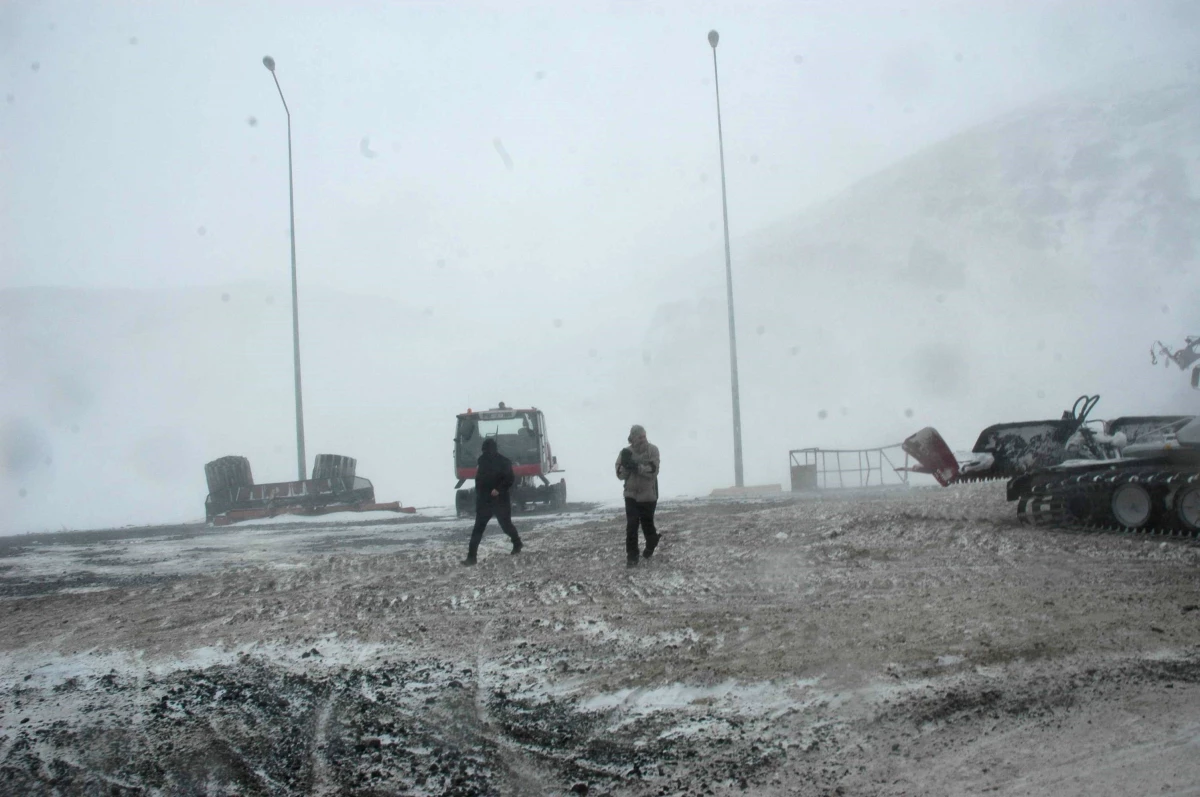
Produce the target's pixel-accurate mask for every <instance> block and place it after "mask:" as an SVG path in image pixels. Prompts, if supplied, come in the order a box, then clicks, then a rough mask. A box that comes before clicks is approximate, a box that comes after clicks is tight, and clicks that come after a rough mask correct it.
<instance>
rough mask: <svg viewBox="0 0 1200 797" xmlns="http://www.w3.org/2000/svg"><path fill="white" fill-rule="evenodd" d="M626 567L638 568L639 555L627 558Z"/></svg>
mask: <svg viewBox="0 0 1200 797" xmlns="http://www.w3.org/2000/svg"><path fill="white" fill-rule="evenodd" d="M625 566H626V567H637V566H638V557H637V554H634V555H633V556H627V557H625Z"/></svg>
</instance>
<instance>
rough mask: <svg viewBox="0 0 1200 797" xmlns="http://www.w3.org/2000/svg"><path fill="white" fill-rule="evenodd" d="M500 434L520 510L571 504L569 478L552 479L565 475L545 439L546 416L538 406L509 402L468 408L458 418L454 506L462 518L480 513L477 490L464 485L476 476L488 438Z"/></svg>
mask: <svg viewBox="0 0 1200 797" xmlns="http://www.w3.org/2000/svg"><path fill="white" fill-rule="evenodd" d="M487 437H494V438H496V445H497V448H499V450H500V453H501V454H503V455H504V456H506V457H508V458H509V459H510V460H512V464H513V475H514V476H516V483H515V484H513V487H512V490H510V491H509V495H510V497H511V498H512V502H513V503H514V504H515V505H516V506H517V507H518V508H519V509H522V510H523V509H526V508H527V507H529V506H531V505H535V504H543V505H546V506H549V507H550V508H552V509H559V508H562V507H563V506H566V503H567V482H566V480H565V479H559V480H558V481H557V482H555V483H553V484H552V483H551V482H550V479H549V478H548V477H549V476H550V474H552V473H561V472H562V469H561V468H559V467H558V457H556V456H554V453H553V452H552V451H551V449H550V441H549V439H548V438H547V437H546V416H545V415H544V414H543V413H542V411H541V410H539V409H538V408H536V407H531V408H529V409H512V408H510V407H506V406H505V405H504V402H500V406H498V407H495V408H493V409H490V410H485V411H481V412H476V411H473V410H467V411H466V412H464V413H461V414H460V415H459V416H458V424H457V426H456V428H455V432H454V475H455V476H456V477H457V479H458V484H456V485H454V488H455V490H456V492H455V495H454V509H455V512H456V513H457V514H458V516H459V517H462V516H463V515H469V514H472V513H473V512H474V511H475V489H474V488H470V489H466V490H464V489H461V488H462V486H463V485H464V484H466V482H467V481H468V480H470V479H474V478H475V471H476V470H477V463H478V460H479V455H480V453H481V452H482V450H483V441H484V438H487Z"/></svg>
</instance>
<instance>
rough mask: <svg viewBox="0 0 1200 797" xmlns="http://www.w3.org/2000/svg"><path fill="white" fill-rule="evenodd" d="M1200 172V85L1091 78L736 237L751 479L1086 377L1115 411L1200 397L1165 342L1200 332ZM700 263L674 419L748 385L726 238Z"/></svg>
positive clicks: (1030, 404)
mask: <svg viewBox="0 0 1200 797" xmlns="http://www.w3.org/2000/svg"><path fill="white" fill-rule="evenodd" d="M731 184H732V185H733V186H736V175H733V176H731ZM1197 184H1200V83H1196V82H1185V83H1172V84H1169V85H1160V86H1157V87H1152V88H1146V87H1145V86H1140V87H1133V88H1131V87H1128V86H1126V87H1122V88H1109V89H1104V90H1091V91H1079V92H1076V93H1072V94H1066V95H1062V96H1057V97H1052V98H1049V99H1047V100H1045V101H1043V102H1039V103H1037V104H1035V105H1032V106H1030V107H1028V108H1025V109H1023V110H1021V111H1019V112H1015V113H1012V114H1010V115H1007V116H1005V117H1002V118H999V119H997V120H995V121H993V122H991V123H989V124H985V125H982V126H980V127H977V128H975V129H972V130H969V131H966V132H964V133H962V134H960V135H957V136H955V137H953V138H951V139H948V140H946V141H944V142H942V143H940V144H938V145H936V146H933V147H931V148H929V149H927V150H925V151H922V152H919V153H917V154H915V155H913V156H912V157H910V158H908V159H906V160H904V161H902V162H900V163H897V164H896V165H895V166H893V167H891V168H889V169H887V170H885V171H883V172H881V173H879V174H877V175H875V176H873V177H871V178H869V179H867V180H864V181H862V182H861V183H859V184H857V185H855V186H854V187H852V188H851V189H850V190H849V191H847V192H845V193H844V194H842V195H839V196H838V197H836V198H834V199H833V200H831V201H829V202H828V203H826V204H824V205H823V206H821V207H818V208H814V209H813V210H811V211H810V212H807V213H804V214H802V215H800V216H797V217H794V218H790V219H787V220H785V221H783V222H781V223H779V224H777V225H775V226H773V227H771V228H770V229H766V230H763V231H760V232H757V233H754V234H751V235H748V236H746V237H745V238H742V239H737V238H735V239H734V242H733V267H734V290H735V299H736V307H737V322H738V335H739V357H740V363H739V365H740V371H741V390H742V415H743V427H744V434H745V438H746V451H747V457H748V464H747V471H748V474H747V478H748V479H749V478H752V476H751V468H752V466H751V464H750V459H751V458H753V459H754V462H755V467H757V465H758V463H759V462H761V461H762V458H763V455H764V454H766V453H767V452H770V454H771V456H772V457H774V458H775V459H773V460H770V461H771V463H772V464H774V463H775V462H776V461H779V462H780V463H782V461H783V458H782V456H781V455H780V452H784V451H786V449H787V448H789V447H801V446H810V445H819V446H823V447H837V446H851V445H855V446H858V445H862V446H870V445H882V444H886V443H894V442H898V441H899V440H900V439H902V438H903V437H904V436H905V435H906V434H908V433H910V432H911V431H914V430H915V429H916V428H919V427H920V426H923V425H925V424H935V425H937V426H939V427H943V428H944V430H945V431H948V432H949V435H948V436H949V437H950V438H951V442H952V443H953V444H956V445H959V446H962V447H969V446H970V445H971V444H972V443H973V441H974V435H975V434H976V433H977V432H978V431H979V429H980V428H982V426H984V425H986V424H989V423H993V422H998V421H1004V420H1018V419H1022V418H1036V417H1057V416H1058V414H1059V412H1060V411H1061V410H1063V409H1065V408H1067V407H1069V406H1070V404H1071V402H1072V401H1073V400H1074V399H1075V397H1076V396H1078V395H1079V394H1082V393H1089V394H1091V393H1100V394H1101V395H1102V396H1103V400H1102V401H1101V403H1100V405H1099V406H1098V408H1097V413H1098V414H1099V415H1101V416H1105V415H1107V416H1110V417H1111V416H1112V415H1115V414H1119V413H1130V412H1150V411H1159V410H1164V411H1165V410H1171V411H1188V410H1189V409H1195V407H1196V404H1197V401H1196V394H1195V393H1194V392H1192V391H1190V390H1189V389H1188V387H1187V378H1186V375H1183V374H1180V373H1179V372H1178V371H1176V370H1171V371H1169V372H1168V371H1166V370H1163V369H1161V368H1160V369H1159V370H1153V369H1152V368H1151V365H1150V358H1149V355H1148V351H1149V348H1150V344H1151V342H1152V341H1153V340H1155V339H1157V338H1162V339H1164V340H1169V341H1171V342H1172V343H1173V344H1175V345H1181V344H1182V343H1183V337H1184V336H1185V335H1186V334H1198V333H1200V310H1197V307H1200V301H1198V300H1200V276H1197V274H1198V273H1200V272H1198V270H1197V265H1198V264H1200V257H1198V252H1200V213H1198V212H1197V211H1198V210H1200V195H1198V194H1197V189H1196V186H1197ZM735 199H736V194H735V192H734V191H733V190H731V203H734V200H735ZM731 213H733V215H734V218H735V219H736V204H733V205H732V209H731ZM735 226H736V225H735ZM685 272H686V273H687V274H688V275H691V276H693V277H694V275H698V274H699V275H704V281H703V284H702V285H701V286H700V287H699V289H697V290H694V291H691V292H688V291H680V292H679V293H678V294H677V297H676V298H675V300H674V301H672V302H669V303H664V304H663V305H662V306H661V307H660V308H659V313H658V315H657V317H656V319H655V325H654V328H653V330H652V332H651V336H650V339H649V342H648V346H647V357H648V359H651V360H652V361H653V362H656V363H658V364H659V365H660V366H662V367H664V368H667V369H668V371H670V372H673V373H675V374H677V375H679V377H680V378H678V379H677V380H675V381H673V382H672V383H671V385H670V387H669V388H668V392H669V395H670V400H669V401H666V402H664V403H663V405H662V408H663V409H662V411H661V413H662V415H661V420H663V421H667V420H669V419H670V418H672V417H675V418H679V420H680V422H681V423H685V424H686V423H687V422H688V419H687V417H686V413H685V417H682V418H680V417H679V415H678V414H677V412H676V409H677V408H680V407H682V408H692V407H694V411H695V412H696V414H697V415H699V414H702V413H704V412H708V411H711V410H713V409H715V405H716V404H718V403H720V401H721V400H722V399H724V402H725V405H724V406H725V407H727V406H728V398H727V397H722V396H720V395H718V394H714V393H711V392H709V391H708V390H707V386H708V385H709V383H714V382H715V383H719V384H720V385H721V386H723V388H724V391H725V392H726V393H727V392H728V363H727V354H726V352H727V350H728V349H727V339H728V329H727V319H726V314H725V286H724V269H723V262H722V258H721V255H720V254H719V253H713V256H712V257H709V258H707V259H705V260H704V261H696V262H692V263H689V264H687V267H686V269H685ZM701 397H702V398H701ZM700 401H704V402H708V403H709V404H710V405H712V406H704V407H699V406H695V405H696V404H697V402H700ZM725 412H726V413H727V412H728V410H727V409H726V410H725ZM724 427H725V428H720V429H719V433H720V435H721V439H720V444H719V445H718V446H717V447H716V450H715V452H714V459H713V465H714V466H715V465H716V464H717V463H718V462H721V461H723V460H724V459H727V457H728V453H727V452H728V450H729V446H730V445H731V443H730V439H731V435H730V432H729V431H728V428H727V427H728V424H727V423H726V424H724ZM777 470H778V469H777ZM774 476H775V473H774V472H764V471H761V470H759V471H758V472H757V473H755V474H754V478H759V479H761V478H764V477H774ZM776 480H777V479H776Z"/></svg>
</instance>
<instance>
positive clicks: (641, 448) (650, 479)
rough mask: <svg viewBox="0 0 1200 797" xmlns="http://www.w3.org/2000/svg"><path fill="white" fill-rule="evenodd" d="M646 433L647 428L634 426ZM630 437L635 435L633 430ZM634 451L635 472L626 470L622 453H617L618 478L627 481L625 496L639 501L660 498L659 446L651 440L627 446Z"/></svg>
mask: <svg viewBox="0 0 1200 797" xmlns="http://www.w3.org/2000/svg"><path fill="white" fill-rule="evenodd" d="M634 429H637V430H640V431H641V433H642V434H645V430H644V429H641V427H634ZM629 436H630V437H633V432H632V430H631V432H630V435H629ZM626 448H627V449H629V451H630V452H632V453H633V461H634V464H635V465H636V470H635V471H634V472H629V471H627V470H625V466H624V465H622V464H621V455H620V454H618V455H617V464H616V469H617V478H618V479H623V480H624V481H625V497H626V498H632V499H633V500H634V501H637V502H639V503H641V502H644V501H657V500H658V470H659V456H658V446H656V445H654V444H653V443H651V442H650V441H648V440H647V441H645V442H643V443H642V444H641V445H638V446H635V445H633V444H632V443H631V444H630V445H628V446H626Z"/></svg>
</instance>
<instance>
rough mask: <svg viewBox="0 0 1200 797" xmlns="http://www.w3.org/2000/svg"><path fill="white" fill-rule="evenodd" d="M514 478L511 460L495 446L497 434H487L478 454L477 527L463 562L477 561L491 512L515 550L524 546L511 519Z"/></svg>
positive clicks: (517, 551) (517, 550)
mask: <svg viewBox="0 0 1200 797" xmlns="http://www.w3.org/2000/svg"><path fill="white" fill-rule="evenodd" d="M515 480H516V477H514V476H513V468H512V461H511V460H510V459H509V458H508V457H506V456H504V455H503V454H501V453H500V450H499V449H498V448H497V447H496V438H494V437H489V438H486V439H485V440H484V441H483V453H482V454H481V455H480V456H479V462H478V469H477V470H476V471H475V528H474V529H473V530H472V531H471V544H470V546H469V547H468V548H467V558H466V559H465V560H463V564H464V565H473V564H475V557H476V555H477V554H478V553H479V541H480V540H482V539H483V530H484V528H485V527H486V526H487V524H488V521H489V520H491V519H492V515H495V516H496V520H498V521H499V522H500V528H501V529H503V531H504V533H505V534H507V535H508V538H509V539H510V540H512V552H513V553H514V554H518V553H520V552H521V549H522V548H523V547H525V546H524V545H522V544H521V538H520V537H519V536H518V535H517V527H516V526H514V525H513V522H512V501H511V500H510V498H509V495H508V491H509V490H510V489H511V488H512V486H513V482H514V481H515Z"/></svg>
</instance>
